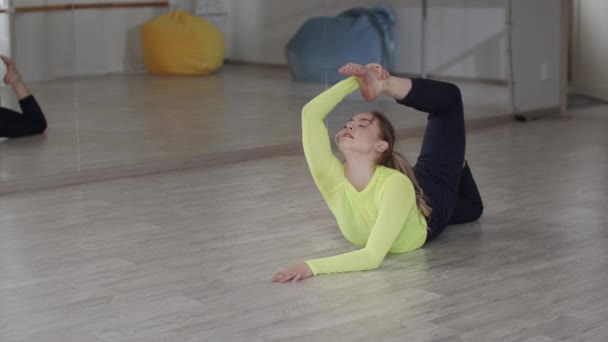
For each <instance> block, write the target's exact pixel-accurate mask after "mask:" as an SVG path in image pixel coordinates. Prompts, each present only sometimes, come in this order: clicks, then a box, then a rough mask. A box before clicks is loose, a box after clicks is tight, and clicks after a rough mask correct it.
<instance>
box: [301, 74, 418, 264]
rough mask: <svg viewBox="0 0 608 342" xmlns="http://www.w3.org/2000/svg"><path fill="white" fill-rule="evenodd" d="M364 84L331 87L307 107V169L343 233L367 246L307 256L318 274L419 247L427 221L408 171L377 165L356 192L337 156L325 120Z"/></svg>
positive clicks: (374, 261)
mask: <svg viewBox="0 0 608 342" xmlns="http://www.w3.org/2000/svg"><path fill="white" fill-rule="evenodd" d="M358 88H359V83H358V82H357V80H356V79H355V78H354V77H350V78H348V79H345V80H343V81H341V82H339V83H337V84H336V85H334V86H333V87H331V88H330V89H328V90H326V91H325V92H323V93H322V94H320V95H319V96H317V97H316V98H314V99H313V100H311V101H310V102H309V103H308V104H306V106H304V108H303V109H302V142H303V145H304V153H305V155H306V161H307V162H308V167H309V168H310V172H311V173H312V177H313V179H314V181H315V184H316V185H317V187H318V188H319V191H320V192H321V194H322V195H323V198H324V199H325V201H326V203H327V205H328V207H329V209H330V210H331V212H332V213H333V214H334V216H335V217H336V220H337V222H338V226H339V227H340V231H341V232H342V235H343V236H344V237H345V238H346V240H348V241H349V242H351V243H353V244H355V245H357V246H361V247H363V248H362V249H359V250H355V251H352V252H348V253H344V254H340V255H336V256H332V257H327V258H321V259H313V260H307V261H306V263H307V264H308V267H310V269H311V270H312V272H313V274H314V275H319V274H324V273H336V272H352V271H364V270H371V269H375V268H378V267H379V266H380V264H381V263H382V261H383V260H384V258H385V257H386V255H387V254H388V253H405V252H409V251H412V250H415V249H418V248H420V247H421V246H422V245H423V244H424V242H425V240H426V234H427V230H426V229H427V228H426V227H427V224H426V220H425V219H424V217H423V216H422V214H421V213H420V211H419V210H418V207H417V206H416V196H415V192H414V186H413V184H412V182H411V181H410V180H409V178H408V177H407V176H405V175H404V174H403V173H401V172H399V171H397V170H394V169H391V168H387V167H384V166H378V167H377V168H376V170H375V172H374V175H373V176H372V178H371V180H370V181H369V183H368V184H367V186H366V187H365V188H364V189H363V190H362V191H357V190H356V189H355V188H354V187H353V186H352V184H351V183H350V182H349V181H348V179H346V176H345V175H344V165H343V164H342V163H341V162H340V161H339V160H338V159H337V158H336V157H335V156H334V154H333V152H332V150H331V143H330V140H329V135H328V132H327V128H326V127H325V124H324V122H323V119H324V118H325V117H326V116H327V115H328V114H329V113H330V112H331V111H332V110H333V109H334V108H335V107H336V106H337V105H338V104H339V103H340V102H341V101H342V100H343V99H344V98H345V97H346V96H348V95H349V94H350V93H352V92H353V91H355V90H357V89H358Z"/></svg>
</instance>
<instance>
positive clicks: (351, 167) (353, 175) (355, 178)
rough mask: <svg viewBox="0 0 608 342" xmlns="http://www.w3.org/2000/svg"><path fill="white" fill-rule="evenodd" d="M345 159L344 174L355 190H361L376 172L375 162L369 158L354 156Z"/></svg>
mask: <svg viewBox="0 0 608 342" xmlns="http://www.w3.org/2000/svg"><path fill="white" fill-rule="evenodd" d="M345 159H346V163H345V166H344V176H346V179H348V181H349V182H350V184H351V185H352V186H353V187H354V188H355V189H356V190H357V191H362V190H363V189H365V187H366V186H367V184H369V182H370V180H371V179H372V177H373V176H374V172H376V166H377V165H376V162H375V161H374V160H370V159H369V158H363V157H356V156H353V157H346V158H345Z"/></svg>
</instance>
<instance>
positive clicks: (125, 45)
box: [12, 0, 166, 81]
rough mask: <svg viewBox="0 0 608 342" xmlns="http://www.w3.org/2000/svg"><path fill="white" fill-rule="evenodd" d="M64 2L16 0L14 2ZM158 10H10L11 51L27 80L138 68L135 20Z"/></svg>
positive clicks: (141, 20) (139, 55) (140, 61)
mask: <svg viewBox="0 0 608 342" xmlns="http://www.w3.org/2000/svg"><path fill="white" fill-rule="evenodd" d="M132 1H134V0H132ZM65 2H66V1H54V2H53V1H44V0H19V1H18V2H17V4H18V5H19V6H29V5H43V4H47V5H48V4H53V3H65ZM79 2H84V1H82V0H79ZM87 2H88V3H95V2H103V1H92V0H89V1H87ZM164 12H166V9H164V8H133V9H107V10H106V9H104V10H77V11H57V12H40V13H25V14H14V15H13V39H14V42H13V47H14V51H12V55H13V58H14V59H15V60H16V61H17V63H19V65H20V66H21V69H20V70H21V72H22V74H23V77H24V78H26V79H28V80H30V81H42V80H48V79H55V78H61V77H67V76H73V75H89V74H99V73H107V72H118V71H125V70H131V69H136V68H142V67H143V57H142V53H141V48H140V46H141V42H140V35H139V25H141V24H142V23H144V22H145V21H147V20H150V19H152V18H154V17H156V16H158V15H160V14H162V13H164Z"/></svg>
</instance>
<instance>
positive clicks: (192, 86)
mask: <svg viewBox="0 0 608 342" xmlns="http://www.w3.org/2000/svg"><path fill="white" fill-rule="evenodd" d="M459 85H460V86H461V88H462V91H463V96H464V100H465V103H466V106H467V108H466V115H467V118H478V117H487V116H493V115H497V114H503V113H506V112H508V108H509V105H508V104H509V102H508V88H506V87H502V86H496V85H487V84H480V83H472V82H469V83H467V82H460V83H459ZM31 89H32V92H33V93H34V95H35V96H36V98H37V99H38V100H39V102H40V103H41V105H42V108H43V109H44V111H45V112H46V114H47V116H48V121H49V129H48V130H47V132H46V134H45V135H43V136H36V137H29V138H24V139H16V140H8V141H4V142H0V182H1V181H11V180H23V179H30V178H35V177H41V176H49V175H57V174H62V173H69V172H76V171H82V170H97V169H108V168H116V167H121V166H125V165H134V164H144V163H158V162H163V161H167V160H174V159H179V158H189V157H195V156H205V155H210V154H214V153H224V152H228V151H239V150H243V149H250V148H261V147H268V146H280V145H285V144H294V143H295V144H299V142H300V136H301V131H300V129H301V127H300V126H301V124H300V111H301V109H302V106H303V105H304V104H305V103H306V102H307V101H309V100H310V99H312V98H313V97H314V96H315V95H317V94H318V93H320V92H321V91H322V90H323V89H325V85H324V84H311V83H296V82H291V81H290V78H289V74H288V71H287V69H282V68H267V67H259V66H243V65H229V66H227V67H226V68H225V69H223V70H222V71H221V72H220V73H218V74H215V75H210V76H205V77H156V76H150V75H147V74H126V75H125V74H115V75H107V76H100V77H89V78H80V79H75V80H62V81H53V82H46V83H40V84H32V85H31ZM0 97H1V99H2V105H3V106H10V107H13V108H18V104H17V102H16V100H15V98H14V95H13V94H12V92H11V91H10V89H8V88H0ZM371 108H376V109H379V110H382V111H384V112H386V114H387V115H388V116H389V117H390V118H391V119H392V120H393V122H394V123H395V125H396V126H397V128H408V127H417V126H422V125H423V124H424V118H423V117H422V116H419V115H409V116H408V115H403V113H404V112H405V113H407V112H408V111H407V110H406V109H405V108H404V107H402V106H395V105H394V103H393V101H390V100H384V101H380V102H378V103H376V104H374V105H365V103H364V102H363V101H361V99H360V96H358V95H357V96H353V97H352V98H349V100H348V101H345V103H344V104H343V105H342V106H341V107H340V110H339V111H338V112H337V113H335V114H334V115H332V116H331V118H330V122H329V124H330V127H331V128H332V129H336V128H337V127H340V126H341V125H343V124H344V122H345V121H346V120H345V119H346V118H347V117H350V116H352V115H353V114H356V113H357V112H359V111H364V110H368V109H371Z"/></svg>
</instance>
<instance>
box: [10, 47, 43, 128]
mask: <svg viewBox="0 0 608 342" xmlns="http://www.w3.org/2000/svg"><path fill="white" fill-rule="evenodd" d="M0 59H2V62H4V65H6V75H5V76H4V83H6V84H8V85H10V86H12V87H13V90H15V94H17V98H18V99H19V105H20V106H21V110H22V111H23V114H20V113H18V112H15V111H13V110H10V109H8V108H0V138H19V137H24V136H27V135H34V134H41V133H42V132H44V131H45V130H46V126H47V125H46V118H45V117H44V114H42V110H41V109H40V106H39V105H38V102H36V99H34V97H33V96H32V95H31V94H30V92H29V90H28V89H27V87H26V86H25V83H24V82H23V80H22V79H21V76H19V72H18V71H17V68H16V67H15V65H14V64H13V62H12V61H11V59H10V58H8V57H6V56H0Z"/></svg>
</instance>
